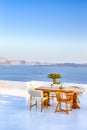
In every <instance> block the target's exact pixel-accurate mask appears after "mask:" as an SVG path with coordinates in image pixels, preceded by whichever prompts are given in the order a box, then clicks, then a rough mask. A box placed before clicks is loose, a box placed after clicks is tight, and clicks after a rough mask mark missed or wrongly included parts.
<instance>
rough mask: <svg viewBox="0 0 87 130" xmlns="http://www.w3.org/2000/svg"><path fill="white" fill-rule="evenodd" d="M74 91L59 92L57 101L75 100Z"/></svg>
mask: <svg viewBox="0 0 87 130" xmlns="http://www.w3.org/2000/svg"><path fill="white" fill-rule="evenodd" d="M73 95H74V94H73V93H71V92H70V93H67V92H57V93H56V97H57V101H71V100H73Z"/></svg>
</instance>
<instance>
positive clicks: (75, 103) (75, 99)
mask: <svg viewBox="0 0 87 130" xmlns="http://www.w3.org/2000/svg"><path fill="white" fill-rule="evenodd" d="M77 98H78V94H77V93H74V97H73V105H72V108H73V109H77V108H80V106H79V105H78V101H77Z"/></svg>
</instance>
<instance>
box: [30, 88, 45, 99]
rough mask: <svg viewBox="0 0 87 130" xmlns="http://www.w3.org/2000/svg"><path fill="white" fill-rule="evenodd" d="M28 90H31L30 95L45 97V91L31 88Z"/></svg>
mask: <svg viewBox="0 0 87 130" xmlns="http://www.w3.org/2000/svg"><path fill="white" fill-rule="evenodd" d="M28 92H29V94H30V96H32V97H39V98H42V97H43V92H42V91H40V90H33V89H30V90H29V91H28Z"/></svg>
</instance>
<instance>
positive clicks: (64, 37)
mask: <svg viewBox="0 0 87 130" xmlns="http://www.w3.org/2000/svg"><path fill="white" fill-rule="evenodd" d="M0 57H6V58H17V59H29V60H32V61H46V62H57V63H61V62H62V63H64V62H75V63H87V0H0Z"/></svg>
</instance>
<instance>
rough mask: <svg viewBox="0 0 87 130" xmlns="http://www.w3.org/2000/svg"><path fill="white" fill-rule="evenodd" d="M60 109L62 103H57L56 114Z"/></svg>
mask: <svg viewBox="0 0 87 130" xmlns="http://www.w3.org/2000/svg"><path fill="white" fill-rule="evenodd" d="M58 108H60V103H59V102H58V103H57V105H56V109H55V112H58V111H59V109H58Z"/></svg>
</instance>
